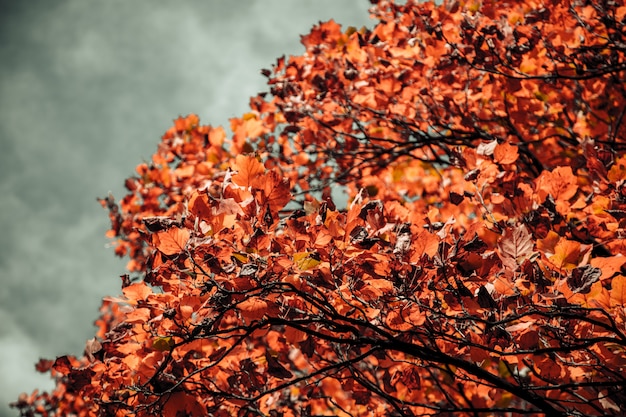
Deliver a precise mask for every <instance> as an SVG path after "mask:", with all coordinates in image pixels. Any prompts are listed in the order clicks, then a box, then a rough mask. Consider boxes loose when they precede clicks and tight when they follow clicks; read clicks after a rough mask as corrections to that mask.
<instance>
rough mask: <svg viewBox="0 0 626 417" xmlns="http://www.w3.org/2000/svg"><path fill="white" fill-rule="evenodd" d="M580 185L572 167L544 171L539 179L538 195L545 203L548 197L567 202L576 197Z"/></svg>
mask: <svg viewBox="0 0 626 417" xmlns="http://www.w3.org/2000/svg"><path fill="white" fill-rule="evenodd" d="M577 191H578V184H577V183H576V177H575V176H574V173H573V172H572V168H570V167H557V168H555V169H554V170H552V171H544V172H543V173H542V174H541V175H540V176H539V178H538V179H537V194H538V195H539V198H540V201H541V202H543V201H545V199H546V198H547V196H548V195H550V196H552V197H553V198H554V200H555V201H557V202H558V201H567V200H569V199H570V198H572V197H574V196H575V195H576V192H577Z"/></svg>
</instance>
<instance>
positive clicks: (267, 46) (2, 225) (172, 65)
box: [0, 0, 372, 417]
mask: <svg viewBox="0 0 626 417" xmlns="http://www.w3.org/2000/svg"><path fill="white" fill-rule="evenodd" d="M369 5H370V4H369V2H368V1H367V0H342V1H337V0H238V1H233V0H230V1H227V0H197V1H191V0H179V1H176V2H172V1H164V0H132V1H128V0H103V1H96V0H29V1H20V0H0V403H1V404H0V416H3V417H4V416H16V415H17V413H16V412H15V411H9V409H8V407H7V406H6V403H8V402H10V401H13V400H15V399H16V398H17V395H18V394H19V392H22V391H28V392H30V391H31V390H32V389H34V388H45V389H49V388H50V387H51V384H50V382H49V379H48V378H47V377H46V376H41V375H38V374H36V372H35V371H34V363H35V362H36V361H37V360H38V358H39V357H46V358H54V357H56V356H57V355H63V354H68V353H71V354H80V353H81V352H82V350H83V347H84V343H85V340H87V339H88V338H91V337H93V333H94V328H93V325H92V323H93V321H94V320H95V319H96V317H97V311H98V307H99V305H100V299H101V298H102V297H103V296H105V295H108V294H112V295H117V294H119V293H120V282H121V281H120V279H119V275H121V274H123V273H124V265H125V262H126V261H125V260H124V261H121V260H119V259H116V258H115V257H114V255H113V251H112V250H111V249H110V248H109V249H107V248H106V247H105V246H106V244H107V240H106V238H105V237H104V233H105V231H106V230H107V228H108V225H109V224H108V217H107V213H106V212H105V211H104V210H103V209H102V208H101V206H100V205H99V203H98V202H97V201H96V198H97V197H104V196H106V195H107V193H108V192H109V191H111V192H113V194H114V195H115V196H116V197H118V198H120V197H122V196H123V180H124V178H126V177H128V176H129V175H132V174H133V172H134V167H135V166H136V165H137V164H138V163H140V162H142V161H143V160H148V159H149V158H150V156H151V154H152V152H153V151H154V149H155V148H156V145H157V143H158V141H159V139H160V137H161V135H162V134H163V132H164V131H165V130H166V129H167V128H168V127H169V126H170V125H171V124H172V120H173V119H175V118H176V117H178V116H179V115H185V114H188V113H192V112H193V113H197V114H199V115H200V118H201V121H202V122H203V123H211V124H214V125H215V124H227V120H228V118H229V117H233V116H237V115H240V114H241V113H244V112H245V111H246V109H247V105H248V99H249V97H250V96H253V95H256V93H258V92H260V91H264V90H265V87H264V80H265V78H264V77H262V76H261V75H260V73H259V71H260V69H261V68H269V67H270V66H271V64H272V63H274V62H275V59H276V58H277V57H279V56H281V55H283V54H287V55H289V54H296V53H300V52H301V51H302V50H303V48H302V46H301V45H300V44H299V40H300V37H299V35H300V34H304V33H307V32H308V31H309V29H310V28H311V26H312V25H313V24H315V23H317V22H318V21H320V20H328V19H330V18H334V19H335V20H336V21H337V22H338V23H341V24H342V25H343V26H344V27H346V26H349V25H353V26H358V27H360V26H362V25H367V26H370V27H371V26H372V22H371V21H370V20H369V16H368V11H367V9H368V7H369Z"/></svg>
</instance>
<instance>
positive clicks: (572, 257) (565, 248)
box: [550, 238, 581, 268]
mask: <svg viewBox="0 0 626 417" xmlns="http://www.w3.org/2000/svg"><path fill="white" fill-rule="evenodd" d="M580 249H581V247H580V243H578V242H574V241H571V240H567V239H563V238H562V239H561V240H559V243H557V244H556V246H555V247H554V255H552V256H551V257H550V261H552V263H554V265H555V266H556V267H557V268H574V267H576V266H577V265H578V258H579V257H580Z"/></svg>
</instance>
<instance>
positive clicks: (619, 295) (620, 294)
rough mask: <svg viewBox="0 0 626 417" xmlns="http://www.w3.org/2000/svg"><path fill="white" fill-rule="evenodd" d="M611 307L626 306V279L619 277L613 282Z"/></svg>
mask: <svg viewBox="0 0 626 417" xmlns="http://www.w3.org/2000/svg"><path fill="white" fill-rule="evenodd" d="M610 294H611V306H615V307H624V306H626V277H625V276H623V275H618V276H617V277H615V278H613V280H612V281H611V291H610Z"/></svg>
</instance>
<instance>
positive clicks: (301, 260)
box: [293, 252, 320, 271]
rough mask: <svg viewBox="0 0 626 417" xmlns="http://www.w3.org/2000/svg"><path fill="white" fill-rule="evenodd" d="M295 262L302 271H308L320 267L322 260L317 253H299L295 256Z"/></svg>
mask: <svg viewBox="0 0 626 417" xmlns="http://www.w3.org/2000/svg"><path fill="white" fill-rule="evenodd" d="M293 262H294V263H295V264H296V266H297V267H298V268H299V269H300V270H302V271H307V270H309V269H313V268H315V267H316V266H318V265H319V264H320V259H319V255H318V254H317V253H316V252H298V253H294V254H293Z"/></svg>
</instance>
